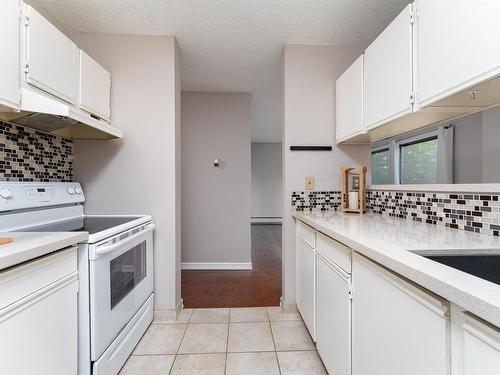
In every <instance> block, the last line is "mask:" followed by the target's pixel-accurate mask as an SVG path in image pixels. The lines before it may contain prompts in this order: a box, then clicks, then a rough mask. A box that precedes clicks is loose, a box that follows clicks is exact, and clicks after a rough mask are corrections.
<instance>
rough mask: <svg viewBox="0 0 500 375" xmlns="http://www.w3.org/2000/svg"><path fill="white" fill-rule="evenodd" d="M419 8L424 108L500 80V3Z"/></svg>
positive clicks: (449, 2) (422, 2) (425, 2)
mask: <svg viewBox="0 0 500 375" xmlns="http://www.w3.org/2000/svg"><path fill="white" fill-rule="evenodd" d="M415 4H416V7H417V19H416V21H417V22H416V31H417V40H416V43H417V51H416V54H417V67H418V75H417V79H418V87H417V93H416V94H417V104H418V106H419V107H423V106H427V105H429V104H432V103H433V102H435V101H437V100H440V99H443V98H446V97H448V96H450V95H452V94H454V93H457V92H459V91H461V90H463V89H465V88H467V87H469V86H472V85H474V84H476V83H479V82H481V81H483V80H485V79H488V78H491V77H493V76H495V75H498V74H500V48H498V40H499V36H500V22H499V21H498V14H499V13H500V1H495V0H478V1H453V0H446V1H435V0H417V1H416V3H415Z"/></svg>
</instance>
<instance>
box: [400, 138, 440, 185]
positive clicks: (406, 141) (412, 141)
mask: <svg viewBox="0 0 500 375" xmlns="http://www.w3.org/2000/svg"><path fill="white" fill-rule="evenodd" d="M432 139H435V140H437V143H438V145H437V148H438V149H437V150H436V151H437V154H438V158H437V164H436V182H435V183H436V184H437V183H438V182H439V171H440V168H439V163H440V158H439V132H438V130H437V129H435V130H431V131H426V132H425V133H421V134H418V135H414V136H408V137H405V138H401V139H395V140H394V154H393V156H394V171H393V173H394V180H393V181H397V182H395V183H396V184H397V185H410V184H403V183H402V181H401V178H402V177H401V175H402V173H401V168H402V152H401V149H402V148H403V147H405V146H411V145H414V144H418V143H422V142H425V141H428V140H432Z"/></svg>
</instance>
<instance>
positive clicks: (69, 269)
mask: <svg viewBox="0 0 500 375" xmlns="http://www.w3.org/2000/svg"><path fill="white" fill-rule="evenodd" d="M77 293H78V276H77V260H76V248H72V249H69V250H64V251H60V252H58V253H56V254H54V255H49V256H46V257H43V258H40V259H38V260H36V261H33V262H30V263H27V264H24V265H22V266H19V267H16V268H13V269H10V270H7V271H4V272H0V353H1V355H0V357H1V358H2V359H1V360H0V374H5V375H32V374H37V375H72V374H73V375H76V374H77V355H78V354H77V345H78V344H77V342H78V341H77V315H78V311H77Z"/></svg>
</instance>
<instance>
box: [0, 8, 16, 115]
mask: <svg viewBox="0 0 500 375" xmlns="http://www.w3.org/2000/svg"><path fill="white" fill-rule="evenodd" d="M19 6H20V4H19V0H4V1H0V35H1V38H0V51H3V53H2V57H0V111H2V110H10V109H19V107H20V105H21V103H20V101H21V96H20V90H19V43H20V42H19Z"/></svg>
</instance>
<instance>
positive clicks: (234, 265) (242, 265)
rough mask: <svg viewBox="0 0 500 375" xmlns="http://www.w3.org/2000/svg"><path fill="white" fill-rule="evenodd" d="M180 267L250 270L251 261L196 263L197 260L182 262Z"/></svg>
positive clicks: (187, 268)
mask: <svg viewBox="0 0 500 375" xmlns="http://www.w3.org/2000/svg"><path fill="white" fill-rule="evenodd" d="M181 269H183V270H251V269H252V263H251V262H249V263H212V262H206V263H197V262H182V263H181Z"/></svg>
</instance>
